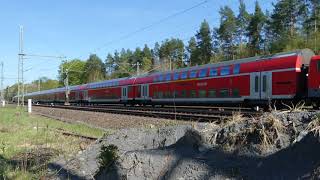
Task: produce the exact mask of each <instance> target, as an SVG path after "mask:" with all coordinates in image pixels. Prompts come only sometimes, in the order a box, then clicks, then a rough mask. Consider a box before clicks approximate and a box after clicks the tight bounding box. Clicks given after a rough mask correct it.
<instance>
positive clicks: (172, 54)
mask: <svg viewBox="0 0 320 180" xmlns="http://www.w3.org/2000/svg"><path fill="white" fill-rule="evenodd" d="M184 55H185V52H184V43H183V41H182V40H180V39H174V38H172V39H170V40H169V39H167V40H165V41H164V42H163V43H162V44H161V47H160V49H159V57H160V63H161V65H162V70H164V71H167V70H170V67H171V70H172V69H176V68H180V67H185V59H184Z"/></svg>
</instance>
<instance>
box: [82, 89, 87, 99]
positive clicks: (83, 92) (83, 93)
mask: <svg viewBox="0 0 320 180" xmlns="http://www.w3.org/2000/svg"><path fill="white" fill-rule="evenodd" d="M82 100H83V101H87V100H88V91H82Z"/></svg>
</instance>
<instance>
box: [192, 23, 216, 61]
mask: <svg viewBox="0 0 320 180" xmlns="http://www.w3.org/2000/svg"><path fill="white" fill-rule="evenodd" d="M196 38H197V50H196V51H195V53H196V56H197V58H195V59H194V60H196V62H195V63H194V64H199V65H200V64H207V63H209V62H210V59H211V57H212V35H211V30H210V26H209V23H208V22H207V21H206V20H204V21H203V22H202V23H201V26H200V30H199V31H198V32H197V34H196Z"/></svg>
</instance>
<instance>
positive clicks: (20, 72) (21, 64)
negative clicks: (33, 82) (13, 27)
mask: <svg viewBox="0 0 320 180" xmlns="http://www.w3.org/2000/svg"><path fill="white" fill-rule="evenodd" d="M18 56H19V58H18V106H20V104H21V100H22V99H21V97H20V96H21V94H22V93H23V89H22V87H21V82H22V83H23V75H22V74H23V62H22V61H23V26H20V34H19V54H18ZM21 90H22V92H21Z"/></svg>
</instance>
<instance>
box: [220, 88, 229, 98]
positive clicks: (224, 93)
mask: <svg viewBox="0 0 320 180" xmlns="http://www.w3.org/2000/svg"><path fill="white" fill-rule="evenodd" d="M220 96H221V97H228V96H229V90H228V89H221V90H220Z"/></svg>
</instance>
